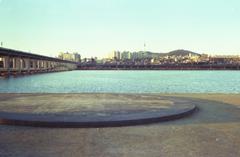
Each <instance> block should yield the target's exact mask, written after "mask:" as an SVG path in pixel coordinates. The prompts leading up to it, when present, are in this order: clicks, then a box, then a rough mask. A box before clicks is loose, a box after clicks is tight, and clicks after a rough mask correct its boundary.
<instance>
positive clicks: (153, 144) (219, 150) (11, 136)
mask: <svg viewBox="0 0 240 157" xmlns="http://www.w3.org/2000/svg"><path fill="white" fill-rule="evenodd" d="M4 95H5V96H6V99H8V98H9V97H8V96H7V94H4ZM10 95H11V94H9V96H10ZM155 95H158V96H159V97H162V96H169V97H179V98H180V99H183V100H184V101H185V100H187V101H188V102H191V103H192V104H196V105H197V107H198V108H199V110H198V112H195V113H194V114H192V115H191V116H190V117H186V118H181V119H178V120H172V121H166V122H161V123H152V124H148V125H137V126H127V127H107V128H42V127H25V126H13V125H0V156H1V157H13V156H14V157H15V156H17V157H18V156H19V157H32V156H34V157H79V156H81V157H106V156H107V157H119V156H120V157H129V156H130V157H139V156H141V157H161V156H163V157H176V156H177V157H215V156H217V157H226V156H227V157H238V156H240V149H239V145H240V95H239V94H170V95H162V94H155ZM18 101H21V100H18ZM42 101H44V100H42ZM59 101H60V100H59ZM21 102H24V101H21ZM43 108H45V106H42V107H40V106H39V110H42V109H43ZM25 109H26V108H25ZM30 109H31V108H29V110H30ZM52 109H54V108H53V107H52ZM17 110H19V112H20V111H21V110H20V108H18V109H17ZM56 110H58V111H60V110H61V107H59V108H56ZM21 112H22V111H21ZM35 112H38V110H37V109H36V110H35Z"/></svg>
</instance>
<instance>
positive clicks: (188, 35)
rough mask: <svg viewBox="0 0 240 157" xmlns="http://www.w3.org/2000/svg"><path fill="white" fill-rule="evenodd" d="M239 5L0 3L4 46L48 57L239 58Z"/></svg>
mask: <svg viewBox="0 0 240 157" xmlns="http://www.w3.org/2000/svg"><path fill="white" fill-rule="evenodd" d="M239 6H240V2H238V1H237V0H229V1H224V0H220V1H215V0H214V1H211V2H208V1H206V0H204V1H201V2H199V1H189V0H182V1H157V0H150V1H145V0H144V1H140V2H139V1H136V0H133V1H131V2H129V1H127V0H122V1H117V0H103V1H101V2H100V1H96V0H91V1H77V0H69V1H67V0H63V1H61V3H59V2H58V1H56V0H51V1H47V0H42V1H31V0H21V1H20V0H14V1H13V0H8V1H6V0H0V19H1V21H2V22H1V27H0V28H1V29H0V42H3V47H7V48H13V49H18V50H24V51H30V52H32V53H38V54H42V55H48V56H52V57H53V56H57V55H58V53H59V52H67V51H71V52H79V53H80V54H81V55H82V56H83V57H90V56H93V57H94V56H97V57H99V58H102V57H103V56H105V55H106V54H107V53H108V52H111V51H113V50H119V51H124V50H127V51H141V50H144V43H146V50H149V51H152V52H169V51H172V50H175V49H187V50H191V51H194V52H197V53H208V54H224V55H239V54H240V45H239V44H238V43H237V42H238V41H239V40H240V30H239V29H238V28H239V26H240V20H239V19H238V17H239V15H240V10H239Z"/></svg>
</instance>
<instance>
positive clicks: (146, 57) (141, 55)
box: [103, 50, 240, 65]
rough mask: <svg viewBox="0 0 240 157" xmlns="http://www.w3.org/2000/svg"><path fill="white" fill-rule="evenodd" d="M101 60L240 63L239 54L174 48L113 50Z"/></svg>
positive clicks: (107, 61) (153, 63)
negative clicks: (213, 54)
mask: <svg viewBox="0 0 240 157" xmlns="http://www.w3.org/2000/svg"><path fill="white" fill-rule="evenodd" d="M103 62H104V63H106V64H127V65H166V64H174V65H178V64H240V56H237V55H236V56H210V55H207V54H198V53H194V52H191V51H187V50H176V51H172V52H169V53H153V52H149V51H139V52H129V51H123V52H120V51H113V52H111V53H109V54H108V57H107V58H105V59H104V61H103Z"/></svg>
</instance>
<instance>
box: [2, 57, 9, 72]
mask: <svg viewBox="0 0 240 157" xmlns="http://www.w3.org/2000/svg"><path fill="white" fill-rule="evenodd" d="M3 67H4V69H6V70H7V75H8V76H9V75H10V59H9V56H5V57H3Z"/></svg>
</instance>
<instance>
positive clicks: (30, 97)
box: [0, 94, 196, 128]
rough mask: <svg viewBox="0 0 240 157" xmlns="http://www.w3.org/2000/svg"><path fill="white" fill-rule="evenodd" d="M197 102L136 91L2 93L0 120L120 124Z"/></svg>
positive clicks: (183, 112) (162, 116) (180, 113)
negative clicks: (120, 92)
mask: <svg viewBox="0 0 240 157" xmlns="http://www.w3.org/2000/svg"><path fill="white" fill-rule="evenodd" d="M195 110H196V106H195V104H194V103H192V102H191V101H189V100H186V99H184V98H177V97H166V96H165V97H164V96H158V95H147V94H142V95H136V94H130V95H129V94H128V95H127V94H1V95H0V124H8V125H26V126H35V127H87V128H89V127H119V126H129V125H142V124H148V123H154V122H162V121H169V120H175V119H178V118H182V117H184V116H187V115H190V114H191V113H193V112H194V111H195Z"/></svg>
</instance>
